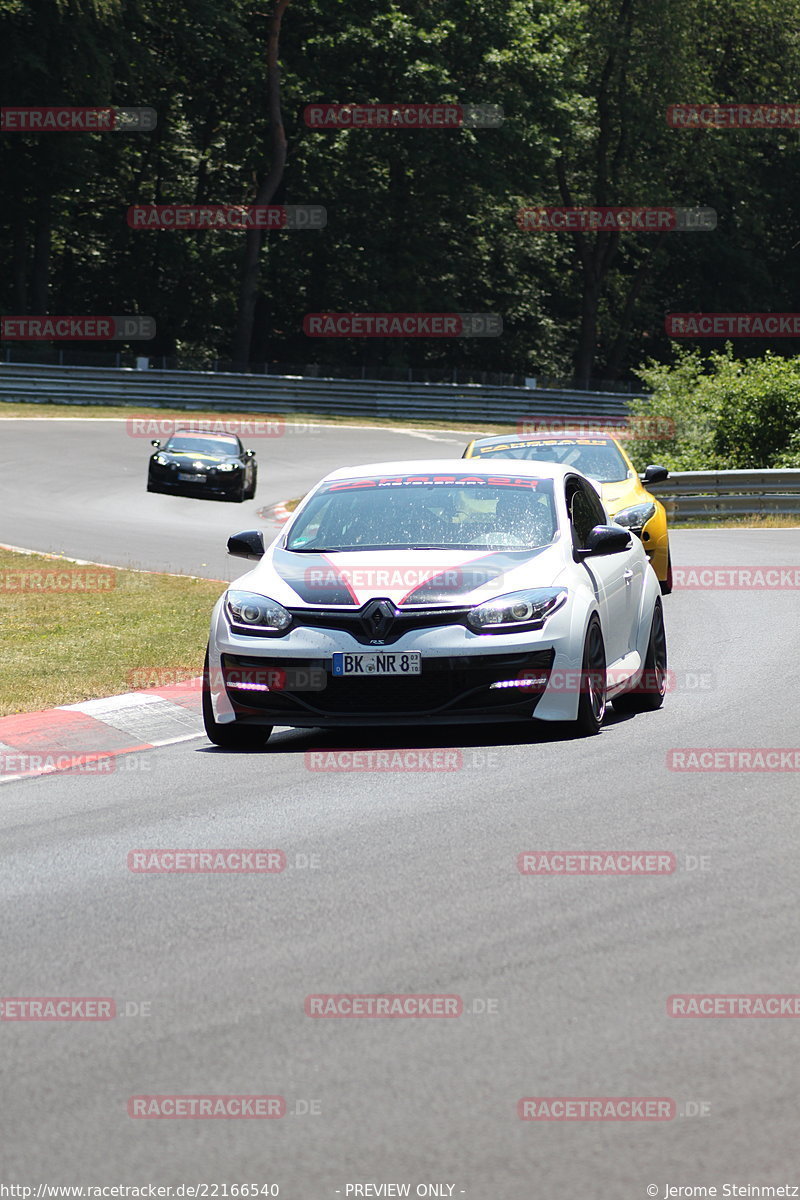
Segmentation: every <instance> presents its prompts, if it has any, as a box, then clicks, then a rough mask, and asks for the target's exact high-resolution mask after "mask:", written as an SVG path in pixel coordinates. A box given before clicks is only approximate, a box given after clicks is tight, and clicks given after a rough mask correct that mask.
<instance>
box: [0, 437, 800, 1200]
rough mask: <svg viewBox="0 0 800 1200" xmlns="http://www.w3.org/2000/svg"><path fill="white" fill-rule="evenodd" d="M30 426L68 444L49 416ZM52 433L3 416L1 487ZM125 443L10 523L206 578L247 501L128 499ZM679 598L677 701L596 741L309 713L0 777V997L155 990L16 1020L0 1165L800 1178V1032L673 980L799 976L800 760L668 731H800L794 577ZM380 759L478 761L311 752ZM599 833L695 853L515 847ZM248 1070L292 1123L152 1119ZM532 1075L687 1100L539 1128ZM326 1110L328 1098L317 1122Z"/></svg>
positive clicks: (742, 738)
mask: <svg viewBox="0 0 800 1200" xmlns="http://www.w3.org/2000/svg"><path fill="white" fill-rule="evenodd" d="M15 424H16V423H15ZM19 424H20V426H21V425H22V423H19ZM77 424H78V423H77V422H74V423H72V425H74V426H77ZM38 429H39V430H41V431H42V432H41V433H40V434H37V436H36V438H35V440H36V442H37V444H39V445H44V446H47V445H48V444H49V441H48V439H49V438H50V437H52V436H54V433H53V430H50V429H49V427H44V423H40V424H39V425H38ZM3 434H4V435H5V428H4V429H3ZM29 436H30V435H28V434H27V433H26V431H25V430H24V429H22V428H21V427H20V429H19V430H18V431H16V432H14V431H12V440H13V439H15V438H16V439H17V440H16V449H15V450H13V451H9V449H8V446H9V442H8V440H7V438H6V437H5V436H4V442H3V444H4V451H3V457H4V469H3V484H2V486H3V491H4V499H6V500H7V498H8V494H9V493H8V489H9V488H10V486H11V485H12V484H13V483H14V482H15V479H14V472H15V466H14V464H15V463H17V461H18V460H17V457H16V456H17V454H19V453H20V449H21V446H22V445H23V442H24V440H25V439H26V437H27V438H29ZM58 436H62V435H61V433H59V435H58ZM64 436H66V435H64ZM110 436H112V435H111V434H110V432H109V427H108V426H104V427H103V426H101V425H100V424H99V423H97V424H96V425H95V427H94V429H90V430H85V429H82V428H80V427H79V428H72V429H70V431H69V438H70V439H71V443H70V444H71V445H72V446H73V447H74V450H75V453H76V455H77V454H79V452H80V451H81V448H82V447H85V445H86V440H87V439H88V440H89V442H90V443H91V446H92V447H93V448H94V450H95V451H96V452H97V451H98V450H101V449H102V448H103V446H104V444H106V443H107V442H108V440H109V437H110ZM337 436H338V435H337ZM341 437H342V441H341V442H339V444H338V450H339V452H340V451H341V449H342V447H343V446H345V441H344V439H346V452H347V459H348V460H351V461H358V460H361V461H367V460H369V459H370V458H390V457H397V456H398V454H399V453H400V452H402V453H406V451H408V452H409V455H411V453H413V454H414V455H415V456H417V457H421V456H424V455H425V454H428V453H430V450H429V447H428V446H427V445H426V443H425V442H424V441H412V440H411V439H409V440H408V441H404V439H403V436H402V435H396V434H388V433H386V432H381V431H375V430H373V431H360V432H356V431H350V432H349V433H347V434H344V433H342V435H341ZM333 441H334V439H333V437H332V436H330V437H329V435H327V434H326V441H325V443H324V447H325V448H324V450H323V449H322V448H320V450H319V451H318V452H317V451H315V452H314V463H313V464H311V463H310V462H309V461H308V456H307V454H305V453H303V455H302V462H300V461H298V463H297V464H296V465H295V464H293V463H292V462H291V461H289V460H288V458H287V460H286V461H285V462H283V463H282V465H281V467H280V470H279V469H278V467H277V465H275V464H274V463H273V477H274V478H269V480H268V479H267V478H265V481H264V485H263V487H264V491H265V493H266V494H268V495H271V496H272V498H274V499H279V498H283V497H285V496H286V495H287V494H298V493H299V492H300V491H302V490H303V488H304V487H305V486H307V484H308V483H311V482H313V479H312V478H310V476H311V475H312V474H314V475H316V474H319V473H320V472H321V469H325V467H326V463H327V462H328V461H330V465H331V466H333V465H336V464H335V463H334V462H333V461H332V460H333V458H335V455H336V453H337V448H336V446H335V445H334V444H333ZM114 445H115V446H116V447H118V445H119V443H117V442H115V443H114ZM460 445H461V442H460V440H459V441H458V443H456V442H454V443H453V453H454V455H455V454H458V453H459V450H460ZM356 452H357V457H356V456H355V455H356ZM439 452H441V453H449V451H448V450H447V448H446V446H442V447H440V449H439V450H437V453H439ZM137 453H138V452H137ZM120 455H121V457H122V458H123V459H124V460H125V461H126V462H127V470H128V474H127V475H123V476H122V477H121V480H120V475H119V472H118V470H116V469H115V470H111V469H110V468H109V469H108V470H106V469H104V471H103V472H102V475H101V476H100V478H99V479H98V477H97V476H95V477H94V478H90V477H87V476H83V477H80V476H79V475H78V474H75V475H73V476H70V474H69V473H68V472H64V473H62V474H61V475H60V476H59V477H57V478H50V479H49V480H48V481H47V486H44V487H43V488H42V490H41V491H40V492H39V494H38V496H35V497H33V498H30V499H29V497H28V496H27V495H25V496H22V497H21V498H20V500H19V501H15V502H13V506H12V509H11V510H10V511H9V509H8V508H7V507H5V506H4V508H3V514H2V525H1V526H0V540H2V541H6V542H12V543H16V544H19V545H28V546H32V547H35V548H37V549H48V550H58V551H59V552H64V553H69V554H74V555H76V556H78V557H87V558H96V559H99V560H100V561H104V562H112V561H116V562H121V561H122V558H123V557H124V556H125V555H126V554H128V553H130V554H132V555H134V557H136V558H137V559H138V562H139V565H146V566H153V567H162V566H163V565H164V564H165V562H166V563H169V566H170V568H172V569H178V568H179V567H181V566H182V567H183V568H184V569H186V570H191V569H193V567H196V566H197V565H198V564H201V560H202V561H205V562H206V563H207V564H210V565H211V566H212V567H213V572H212V571H210V570H209V571H208V572H206V571H199V570H198V571H197V572H196V573H213V574H215V575H216V574H218V575H219V577H223V575H224V572H223V571H222V570H221V569H220V568H218V560H217V558H215V557H214V555H215V553H216V550H214V549H212V545H213V546H215V545H216V544H217V542H218V541H219V538H220V537H222V538H223V540H224V536H225V533H226V532H227V531H230V520H229V517H228V514H230V513H233V514H234V517H236V516H238V514H237V512H236V509H235V508H234V506H233V505H228V506H215V505H207V506H205V508H204V511H206V510H209V511H214V510H215V509H217V508H218V507H219V508H220V509H223V508H224V516H223V517H222V518H220V517H217V516H215V517H214V518H213V522H212V520H211V519H209V520H208V521H207V522H206V524H205V541H206V543H207V544H208V549H204V543H203V530H202V527H201V526H202V520H203V519H202V518H195V517H194V516H192V515H191V514H192V512H193V510H191V509H190V510H187V523H186V524H184V525H181V524H180V521H179V520H178V519H176V518H174V517H172V516H170V519H169V520H165V519H164V517H163V514H166V513H167V512H169V513H170V514H172V513H173V512H175V511H177V510H176V509H175V507H174V505H173V506H168V504H167V501H164V505H165V506H167V507H163V508H162V507H161V500H160V498H157V497H153V498H152V499H153V500H155V501H158V505H159V506H158V508H155V507H154V508H153V509H152V511H149V510H147V509H145V506H144V505H141V507H140V511H139V512H137V513H130V514H129V516H128V517H127V518H126V517H125V506H126V504H127V503H129V496H130V484H131V481H132V480H133V479H134V478H136V479H138V474H137V472H138V471H139V468H140V467H141V465H142V464H141V463H138V460H137V457H136V455H135V454H134V453H133V452H132V451H131V452H130V453H128V454H127V457H126V455H125V453H124V452H123V451H120ZM323 460H324V461H323ZM137 463H138V465H137ZM312 466H313V471H312ZM16 482H22V476H21V475H19V477H18V479H17V480H16ZM273 482H274V487H273ZM176 503H178V504H181V503H182V502H176ZM262 503H264V496H262V495H259V498H258V501H257V505H260V504H262ZM245 508H247V506H246V505H243V506H240V509H245ZM87 510H89V511H87ZM142 512H146V513H147V516H146V519H145V518H144V517H143V516H142V515H141V514H142ZM160 514H162V515H160ZM102 516H107V518H108V519H107V521H106V525H107V529H106V533H105V536H104V537H103V530H102V522H101V520H100V518H101V517H102ZM120 522H122V524H120ZM233 524H234V525H237V526H238V525H240V524H242V523H241V522H239V521H237V520H234V522H233ZM245 524H246V522H245ZM93 538H98V539H101V538H102V540H101V541H100V542H99V544H98V545H93V543H92V539H93ZM115 546H116V548H117V554H118V556H119V557H115V556H114V553H113V551H114V547H115ZM674 550H675V559H676V562H677V563H678V564H680V565H682V566H684V567H686V566H689V565H711V564H714V565H721V566H733V565H736V566H745V567H746V566H763V565H784V566H795V565H796V564H797V562H798V554H799V553H800V530H774V531H732V530H727V531H687V532H683V533H676V534H675V535H674ZM203 555H205V559H203ZM221 562H222V560H220V566H221ZM665 611H666V618H667V629H668V635H669V641H670V666H671V668H672V670H673V672H674V676H673V679H672V690H671V691H670V693H669V694H668V696H667V698H666V702H665V705H664V707H663V709H662V710H661V711H659V712H657V713H652V714H643V715H638V716H634V717H625V718H620V717H617V716H614V715H612V716H611V717H610V719H609V720H608V721H607V723H606V725H605V727H604V729H603V731H602V732H601V734H600V735H599V736H598V737H596V738H590V739H586V740H572V739H571V738H570V737H569V736H568V735H566V734H565V733H564V731H563V730H561V729H555V728H553V729H547V728H539V727H535V726H534V727H531V728H528V727H523V726H516V727H501V726H497V727H492V728H490V729H488V730H487V729H480V728H473V729H471V730H467V731H466V733H465V731H464V730H463V729H461V730H460V729H458V728H453V729H449V728H447V729H446V728H435V729H432V728H429V729H419V730H402V731H398V732H396V733H395V732H389V733H387V732H386V731H377V732H376V731H372V732H364V733H359V732H357V731H355V732H352V733H350V732H347V733H344V734H334V733H331V732H327V733H318V732H316V731H307V732H301V731H283V732H279V733H277V734H275V735H274V736H273V739H272V740H271V741H270V743H269V746H268V747H267V749H266V750H265V751H263V752H259V753H253V754H248V753H231V752H225V751H221V750H217V749H215V748H213V747H211V746H210V745H209V744H208V743H207V742H206V741H205V740H204V739H203V738H202V737H200V738H198V739H197V740H195V741H189V742H184V743H182V744H179V745H176V746H171V747H165V748H162V749H158V750H153V751H149V752H147V753H142V754H137V755H132V756H130V757H128V758H124V759H120V760H118V764H117V770H116V773H115V774H114V775H113V776H112V777H108V776H106V777H103V776H98V777H93V778H87V777H81V776H76V775H57V776H51V777H47V778H38V779H32V780H27V781H22V782H19V783H9V784H7V785H5V786H4V787H3V788H2V789H0V830H2V832H1V833H0V855H1V856H2V871H1V872H0V896H1V897H2V913H3V918H2V919H3V932H2V939H1V941H0V944H1V945H2V954H1V956H0V962H1V969H0V978H1V979H2V983H1V985H0V993H2V995H3V996H7V997H14V996H17V997H19V996H23V997H24V996H29V997H30V996H113V997H114V998H115V999H116V1000H117V1004H118V1008H119V1009H121V1010H122V1011H123V1012H124V1011H125V1006H126V1004H127V1005H128V1009H129V1011H130V1012H133V1009H134V1007H135V1008H136V1009H137V1011H139V1010H140V1009H141V1006H142V1005H147V1006H149V1015H147V1016H142V1015H128V1016H124V1017H118V1018H117V1019H116V1020H114V1021H111V1022H108V1023H90V1022H87V1023H83V1024H59V1023H40V1022H8V1021H0V1064H1V1065H0V1070H1V1071H2V1075H3V1081H4V1082H3V1092H2V1108H3V1117H2V1141H1V1142H0V1180H3V1181H5V1182H14V1183H19V1184H26V1185H32V1186H33V1187H34V1189H35V1188H36V1187H37V1186H38V1184H39V1183H40V1182H43V1183H54V1184H58V1183H62V1184H146V1183H157V1184H164V1185H173V1187H174V1186H175V1185H178V1184H181V1183H186V1184H196V1183H208V1184H213V1183H217V1184H221V1183H227V1184H228V1185H231V1184H233V1183H244V1182H247V1183H258V1184H264V1183H277V1184H279V1185H280V1189H281V1190H280V1196H281V1197H284V1198H290V1200H316V1198H318V1197H319V1198H323V1197H331V1200H335V1197H336V1196H341V1197H345V1196H346V1195H347V1194H349V1195H354V1193H353V1191H352V1190H351V1191H350V1192H349V1193H347V1192H346V1189H347V1187H348V1185H351V1186H352V1185H355V1184H360V1183H373V1184H381V1183H408V1184H409V1185H410V1195H412V1196H413V1195H415V1194H416V1191H415V1189H416V1186H417V1185H418V1184H419V1185H423V1184H431V1183H435V1184H445V1185H450V1184H452V1185H453V1192H452V1195H453V1196H454V1197H459V1196H462V1195H463V1196H466V1197H471V1198H474V1200H528V1198H530V1197H544V1198H546V1200H561V1198H562V1197H563V1198H567V1197H581V1198H583V1197H589V1198H592V1200H594V1198H595V1197H596V1198H597V1200H628V1198H630V1200H639V1198H643V1197H645V1196H646V1195H647V1194H648V1192H647V1188H648V1186H649V1185H650V1186H657V1188H658V1195H659V1196H662V1197H663V1196H664V1195H665V1193H664V1190H663V1189H664V1187H665V1185H666V1184H672V1185H706V1186H710V1185H715V1186H716V1187H717V1188H718V1189H719V1191H718V1193H717V1194H718V1195H723V1194H724V1193H723V1192H722V1187H723V1185H724V1184H726V1183H729V1184H731V1183H735V1184H739V1185H741V1184H747V1183H750V1184H759V1185H768V1184H774V1185H781V1184H790V1185H791V1184H796V1183H798V1182H800V1180H798V1178H797V1176H798V1174H799V1173H800V1171H799V1170H798V1166H799V1164H798V1139H797V1099H796V1091H797V1082H796V1081H797V1073H798V1057H800V1040H799V1039H798V1027H799V1026H798V1022H797V1021H793V1020H791V1019H735V1020H731V1019H723V1018H715V1019H696V1020H692V1019H689V1020H680V1019H675V1018H671V1017H669V1016H668V1015H667V1007H666V1005H667V997H668V996H670V995H671V994H674V993H726V994H732V993H747V994H752V993H797V992H800V973H799V972H798V963H797V935H798V925H799V924H800V922H798V915H797V902H796V885H797V878H798V872H797V861H798V848H799V845H800V838H799V837H798V807H799V806H800V787H798V774H797V773H790V772H787V771H773V772H749V773H746V772H735V773H731V772H724V773H718V772H703V771H701V772H696V771H695V772H676V771H673V770H669V769H668V767H667V755H668V753H669V752H670V751H671V750H674V749H681V748H683V749H686V748H690V747H705V748H709V747H720V748H723V747H724V748H739V749H743V748H748V747H754V748H755V747H761V748H765V747H778V748H784V749H786V748H797V747H798V746H800V736H799V734H798V725H799V724H800V722H798V688H797V670H796V663H797V661H798V653H799V652H800V631H799V630H800V622H798V619H797V618H798V593H797V591H792V590H789V589H775V590H770V591H767V590H751V591H731V590H722V589H720V590H717V589H692V588H685V589H681V590H676V591H675V592H674V593H673V595H672V596H670V597H667V598H666V599H665ZM359 748H361V749H363V748H371V749H373V750H376V749H379V748H385V749H399V750H404V749H408V748H422V749H430V750H434V749H437V748H447V749H451V750H458V751H460V752H461V758H460V759H458V760H456V766H457V769H452V770H448V771H431V770H422V771H412V770H389V771H377V770H363V771H355V772H354V771H332V770H325V769H322V770H321V769H314V767H315V763H316V764H318V763H319V760H311V759H309V758H308V757H307V754H308V753H309V752H318V751H321V750H326V751H327V750H336V751H342V750H353V749H359ZM322 761H323V764H325V762H326V761H327V760H322ZM451 761H452V760H451ZM151 847H159V848H181V847H186V848H195V849H198V848H215V847H242V848H279V849H283V850H284V851H285V853H286V855H287V858H288V862H289V867H288V869H287V870H286V871H285V872H283V873H281V874H274V875H263V876H260V875H200V874H161V875H147V874H134V873H132V872H131V871H129V870H128V867H127V855H128V853H129V852H130V851H131V850H134V849H142V848H151ZM590 849H595V850H638V851H645V850H651V851H671V852H673V853H674V854H675V855H676V858H677V870H676V871H675V872H674V873H672V874H666V875H661V876H651V877H630V878H620V877H592V876H578V877H549V878H547V877H530V876H522V875H520V873H519V871H518V870H517V855H518V854H519V853H520V852H523V851H528V850H590ZM298 856H299V857H298ZM319 993H383V994H385V993H404V994H405V993H424V994H432V993H436V994H449V995H452V994H455V995H458V996H460V997H462V999H463V1001H464V1007H465V1012H464V1013H463V1015H461V1016H460V1017H458V1018H454V1019H441V1020H435V1019H397V1020H386V1019H378V1018H375V1019H339V1020H337V1019H313V1018H310V1017H308V1016H306V1014H305V1012H304V999H305V997H306V996H308V995H311V994H319ZM467 1009H469V1010H471V1011H469V1012H468V1011H466V1010H467ZM481 1009H488V1010H489V1011H480V1010H481ZM242 1093H246V1094H270V1095H282V1096H284V1097H285V1098H286V1103H287V1115H286V1116H285V1117H284V1118H282V1119H280V1120H276V1121H255V1120H251V1121H242V1120H227V1121H224V1120H220V1121H210V1120H207V1121H191V1120H186V1121H171V1120H168V1121H158V1120H133V1119H131V1118H130V1117H129V1116H128V1115H127V1108H126V1106H127V1101H128V1098H129V1097H130V1096H134V1095H141V1094H161V1095H164V1094H182V1095H186V1094H195V1095H197V1094H242ZM530 1096H536V1097H547V1096H552V1097H568V1096H574V1097H585V1096H593V1097H596V1096H604V1097H614V1096H617V1097H619V1096H639V1097H667V1098H670V1099H672V1100H674V1101H675V1104H676V1116H675V1117H674V1119H673V1120H669V1121H665V1122H661V1123H647V1122H611V1123H607V1122H523V1121H520V1120H519V1119H518V1117H517V1102H518V1101H519V1100H520V1098H522V1097H530ZM312 1102H315V1107H318V1108H319V1110H320V1111H319V1113H318V1114H317V1115H303V1110H304V1108H305V1107H306V1105H311V1103H312ZM687 1105H688V1108H687ZM298 1110H299V1111H298ZM695 1112H703V1113H704V1115H693V1114H694V1113H695ZM682 1113H683V1114H686V1115H680V1114H682ZM211 1194H212V1193H210V1192H209V1195H211ZM221 1194H222V1193H221V1192H218V1195H221ZM362 1194H363V1193H362ZM366 1194H372V1195H376V1194H378V1193H375V1192H373V1193H366ZM390 1194H391V1193H390ZM441 1194H443V1195H448V1194H449V1193H448V1191H447V1188H445V1190H444V1191H443V1192H442V1193H441ZM728 1194H730V1193H728ZM789 1194H791V1193H789ZM34 1195H35V1191H34Z"/></svg>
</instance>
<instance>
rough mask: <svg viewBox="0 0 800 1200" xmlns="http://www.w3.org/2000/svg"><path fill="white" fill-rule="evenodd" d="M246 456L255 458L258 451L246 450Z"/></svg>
mask: <svg viewBox="0 0 800 1200" xmlns="http://www.w3.org/2000/svg"><path fill="white" fill-rule="evenodd" d="M244 456H245V458H255V456H256V452H255V450H245V452H244Z"/></svg>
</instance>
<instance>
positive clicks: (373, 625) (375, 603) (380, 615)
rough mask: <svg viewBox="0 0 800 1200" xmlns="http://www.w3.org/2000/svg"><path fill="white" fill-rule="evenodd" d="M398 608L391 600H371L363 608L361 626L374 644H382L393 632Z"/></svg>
mask: <svg viewBox="0 0 800 1200" xmlns="http://www.w3.org/2000/svg"><path fill="white" fill-rule="evenodd" d="M398 616H399V612H398V610H397V609H396V608H395V606H394V605H393V604H392V602H391V600H370V602H369V604H365V605H364V607H363V608H362V610H361V627H362V629H363V630H364V633H365V634H366V635H367V637H368V638H369V640H370V643H371V644H372V645H374V646H382V645H383V643H384V642H385V641H386V638H387V637H388V636H389V633H390V632H391V629H392V626H393V625H394V623H395V619H396V617H398Z"/></svg>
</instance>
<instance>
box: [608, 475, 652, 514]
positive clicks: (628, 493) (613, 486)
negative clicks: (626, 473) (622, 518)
mask: <svg viewBox="0 0 800 1200" xmlns="http://www.w3.org/2000/svg"><path fill="white" fill-rule="evenodd" d="M600 494H601V496H602V498H603V503H604V504H605V506H606V508H607V509H608V512H609V516H612V517H613V516H614V514H615V513H618V512H622V510H623V508H630V506H631V505H632V504H644V503H645V502H646V501H647V500H649V498H650V497H649V496H648V494H647V492H646V491H645V490H644V488H643V487H642V485H641V483H640V482H639V481H638V479H621V480H619V482H614V483H602V484H601V485H600Z"/></svg>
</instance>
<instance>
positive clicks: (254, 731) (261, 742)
mask: <svg viewBox="0 0 800 1200" xmlns="http://www.w3.org/2000/svg"><path fill="white" fill-rule="evenodd" d="M203 726H204V728H205V731H206V737H207V738H208V740H209V741H210V742H213V743H214V745H215V746H221V747H222V749H223V750H262V749H263V748H264V746H266V744H267V742H268V741H269V736H270V734H271V733H272V729H273V726H272V725H236V724H235V723H234V724H230V725H220V724H219V723H218V722H217V721H216V720H215V719H214V709H213V706H212V704H211V687H210V685H209V682H208V650H206V657H205V661H204V663H203Z"/></svg>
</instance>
